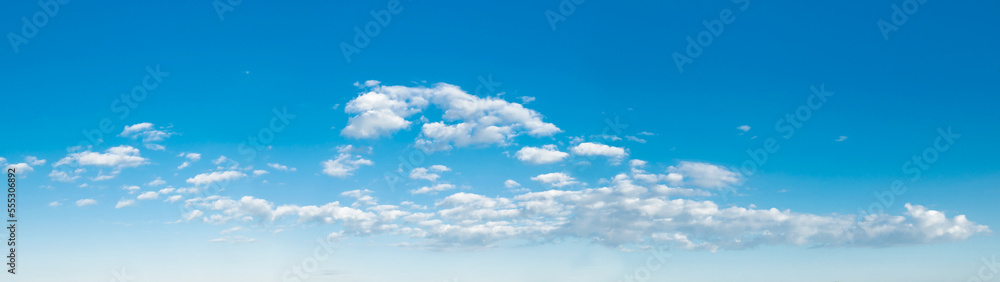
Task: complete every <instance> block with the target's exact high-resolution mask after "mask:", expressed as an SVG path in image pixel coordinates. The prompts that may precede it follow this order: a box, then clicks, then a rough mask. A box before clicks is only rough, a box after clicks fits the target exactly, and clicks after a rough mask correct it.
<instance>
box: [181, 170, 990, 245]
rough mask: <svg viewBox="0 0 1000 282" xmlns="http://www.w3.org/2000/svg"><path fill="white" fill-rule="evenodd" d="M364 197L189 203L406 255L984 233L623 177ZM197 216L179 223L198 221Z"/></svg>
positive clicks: (213, 219) (925, 217)
mask: <svg viewBox="0 0 1000 282" xmlns="http://www.w3.org/2000/svg"><path fill="white" fill-rule="evenodd" d="M448 189H454V187H448V188H432V187H428V188H427V189H426V192H427V193H430V192H432V191H435V190H448ZM416 191H418V190H414V192H416ZM372 193H373V192H372V191H368V190H353V191H347V192H344V193H342V194H341V196H346V197H351V198H354V199H356V200H357V202H355V203H354V204H352V205H351V207H346V206H342V205H340V203H339V202H331V203H328V204H325V205H321V206H313V205H310V206H298V205H275V204H272V203H270V202H268V201H266V200H263V199H258V198H254V197H250V196H245V197H243V198H241V199H239V200H234V199H230V198H228V197H220V196H211V197H207V198H198V199H191V200H188V203H189V204H190V205H191V206H192V207H197V208H200V209H204V210H208V211H209V212H210V213H212V214H211V215H206V217H205V218H204V219H203V220H204V221H205V222H209V223H213V224H221V223H224V222H227V221H231V220H247V218H252V219H255V220H268V221H280V220H283V219H284V218H286V217H291V216H297V217H298V218H297V221H296V222H298V223H300V224H310V223H320V224H337V225H339V226H343V230H342V231H334V232H333V233H332V234H335V235H336V236H338V237H342V236H346V235H353V236H368V235H372V234H396V235H407V236H409V237H411V238H414V239H416V240H418V241H417V242H415V243H413V242H412V241H411V242H408V243H405V244H407V245H408V246H414V247H424V248H431V249H475V248H483V247H491V246H498V243H499V242H502V241H524V240H529V241H536V242H553V241H561V240H564V239H567V238H578V239H586V240H590V241H592V242H596V243H600V244H604V245H608V246H615V247H624V246H638V247H643V246H651V245H661V244H667V245H671V246H674V247H677V248H680V249H690V250H709V251H715V250H721V249H745V248H753V247H756V246H763V245H796V246H810V247H851V246H854V247H869V246H874V247H881V246H891V245H902V244H926V243H937V242H951V241H958V240H965V239H967V238H969V237H971V236H975V235H980V234H988V233H990V230H989V228H988V227H986V226H983V225H978V224H976V223H974V222H971V221H969V220H968V219H966V217H965V216H964V215H958V216H954V217H951V218H949V217H947V216H945V214H944V213H942V212H939V211H933V210H928V209H927V208H925V207H923V206H919V205H911V204H906V205H905V206H904V207H905V208H906V212H905V213H904V214H903V215H902V216H892V215H887V214H879V215H869V216H865V217H863V218H857V217H856V216H853V215H837V214H831V215H817V214H806V213H796V212H791V211H789V210H783V211H782V210H778V209H775V208H771V209H758V208H756V207H755V206H753V205H750V206H749V207H739V206H730V207H725V208H720V207H719V205H717V204H716V203H714V202H712V201H708V200H704V201H698V200H690V199H672V198H671V197H674V196H685V195H693V196H705V195H706V194H705V192H704V191H700V190H694V189H682V188H669V187H666V186H664V185H653V186H642V185H638V184H635V183H633V182H632V178H631V177H629V176H628V175H627V174H619V175H617V176H615V177H613V178H611V181H610V183H609V185H608V186H606V187H597V188H585V189H580V190H573V191H563V190H548V191H540V192H528V193H523V194H518V195H516V196H514V197H511V198H504V197H488V196H484V195H478V194H472V193H464V192H460V193H455V194H452V195H449V196H447V197H445V198H444V199H441V200H439V201H437V202H435V203H434V205H433V207H432V208H431V209H430V210H427V208H426V207H421V206H416V205H413V204H412V203H408V202H406V203H401V205H400V206H395V205H379V204H378V203H377V202H376V199H375V198H374V197H372V195H371V194H372ZM421 193H422V192H421ZM361 203H363V204H361ZM362 207H363V208H362ZM411 209H412V210H411ZM196 211H197V213H195V212H192V213H190V214H187V215H185V216H184V218H185V219H186V220H191V219H193V218H196V217H200V216H202V215H203V214H202V213H201V212H200V210H196ZM609 226H612V227H613V228H609Z"/></svg>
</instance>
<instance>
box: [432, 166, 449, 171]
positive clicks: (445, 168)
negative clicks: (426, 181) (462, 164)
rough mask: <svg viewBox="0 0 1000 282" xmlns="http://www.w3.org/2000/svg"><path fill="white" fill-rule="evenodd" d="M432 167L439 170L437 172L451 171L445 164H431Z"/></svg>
mask: <svg viewBox="0 0 1000 282" xmlns="http://www.w3.org/2000/svg"><path fill="white" fill-rule="evenodd" d="M430 169H431V170H433V171H437V172H445V171H451V169H450V168H448V167H446V166H444V165H432V166H430Z"/></svg>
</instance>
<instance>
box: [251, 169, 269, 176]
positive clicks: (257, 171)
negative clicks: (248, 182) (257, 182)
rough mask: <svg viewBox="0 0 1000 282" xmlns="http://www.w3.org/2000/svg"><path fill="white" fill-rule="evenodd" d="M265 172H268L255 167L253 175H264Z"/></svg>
mask: <svg viewBox="0 0 1000 282" xmlns="http://www.w3.org/2000/svg"><path fill="white" fill-rule="evenodd" d="M265 174H268V172H267V171H266V170H263V169H256V170H254V171H253V176H261V175H265Z"/></svg>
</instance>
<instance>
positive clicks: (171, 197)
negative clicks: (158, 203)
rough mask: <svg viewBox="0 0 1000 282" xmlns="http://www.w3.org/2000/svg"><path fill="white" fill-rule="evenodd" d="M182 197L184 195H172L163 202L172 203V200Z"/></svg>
mask: <svg viewBox="0 0 1000 282" xmlns="http://www.w3.org/2000/svg"><path fill="white" fill-rule="evenodd" d="M183 198H184V196H181V195H173V196H170V197H167V199H166V200H164V202H170V203H173V202H176V201H180V200H181V199H183Z"/></svg>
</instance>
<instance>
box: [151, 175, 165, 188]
mask: <svg viewBox="0 0 1000 282" xmlns="http://www.w3.org/2000/svg"><path fill="white" fill-rule="evenodd" d="M163 184H167V182H166V181H164V180H163V179H161V178H160V177H156V179H154V180H153V181H150V182H149V183H146V185H148V186H150V187H156V186H160V185H163Z"/></svg>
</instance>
